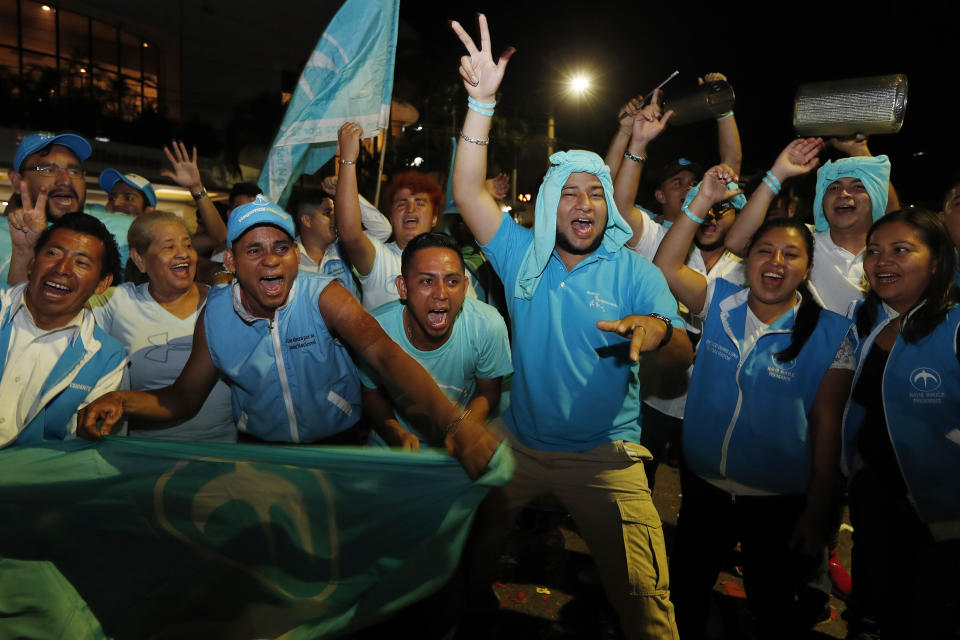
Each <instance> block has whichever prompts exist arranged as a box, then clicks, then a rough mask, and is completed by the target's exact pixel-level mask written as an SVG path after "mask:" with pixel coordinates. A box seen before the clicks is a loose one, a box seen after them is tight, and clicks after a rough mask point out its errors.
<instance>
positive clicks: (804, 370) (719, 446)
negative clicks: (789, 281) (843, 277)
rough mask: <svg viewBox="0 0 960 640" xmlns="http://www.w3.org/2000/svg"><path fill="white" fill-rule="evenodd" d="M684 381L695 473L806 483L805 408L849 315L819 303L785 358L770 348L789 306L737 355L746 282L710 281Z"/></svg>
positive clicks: (787, 321)
mask: <svg viewBox="0 0 960 640" xmlns="http://www.w3.org/2000/svg"><path fill="white" fill-rule="evenodd" d="M715 282H716V284H715V285H714V286H715V289H714V294H713V299H712V301H711V304H710V311H709V313H708V314H707V319H706V322H704V325H703V337H702V338H701V339H700V344H699V346H698V347H697V357H696V361H695V364H694V367H693V376H692V377H691V380H690V391H689V393H688V395H687V406H686V410H685V415H684V419H683V454H684V457H685V458H686V461H687V464H689V465H690V468H691V469H692V470H693V471H694V472H695V473H696V474H697V475H698V476H700V477H702V478H706V479H716V480H719V479H730V480H733V481H735V482H737V483H739V484H742V485H746V486H748V487H752V488H754V489H760V490H763V491H770V492H774V493H781V494H802V493H806V491H807V489H808V488H809V486H810V465H811V449H810V433H809V428H808V425H807V414H808V413H809V412H810V409H811V407H812V406H813V400H814V398H815V397H816V395H817V390H818V389H819V388H820V382H821V380H822V379H823V376H824V374H826V372H827V370H828V369H829V368H830V365H831V364H833V360H834V357H835V356H836V353H837V351H838V350H839V349H840V345H841V344H842V343H843V339H844V337H845V336H846V335H847V333H848V332H849V330H850V321H849V320H847V319H846V318H844V317H843V316H840V315H838V314H835V313H831V312H830V311H827V310H823V311H821V312H820V318H819V321H818V322H817V326H816V329H814V331H813V334H812V335H811V336H810V338H809V339H808V340H807V342H806V344H804V346H803V349H801V350H800V353H799V355H797V357H796V358H794V359H793V360H790V361H788V362H780V361H779V360H777V358H776V356H775V355H774V354H776V353H778V352H779V351H782V350H784V349H786V348H787V347H788V346H789V345H790V340H791V338H792V337H793V323H794V320H795V318H796V310H795V309H794V310H793V311H790V312H788V313H785V314H783V315H782V316H780V317H779V318H778V319H777V320H776V321H775V322H774V323H773V324H772V325H770V327H769V328H768V329H767V331H766V332H764V333H763V334H762V335H761V336H760V337H759V338H758V339H757V342H756V344H755V345H754V347H753V349H751V350H750V352H749V353H748V354H747V355H746V357H743V356H742V355H741V354H742V349H743V338H744V335H743V334H744V328H745V325H746V319H747V296H748V294H749V290H748V289H744V288H743V287H739V286H737V285H734V284H732V283H730V282H728V281H726V280H724V279H722V278H720V279H717V280H716V281H715Z"/></svg>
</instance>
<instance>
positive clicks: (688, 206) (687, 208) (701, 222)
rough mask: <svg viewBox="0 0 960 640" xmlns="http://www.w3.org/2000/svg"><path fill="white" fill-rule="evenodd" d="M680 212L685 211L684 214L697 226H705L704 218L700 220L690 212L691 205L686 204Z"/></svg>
mask: <svg viewBox="0 0 960 640" xmlns="http://www.w3.org/2000/svg"><path fill="white" fill-rule="evenodd" d="M680 210H681V211H683V213H684V214H686V216H687V217H688V218H690V219H691V220H693V221H694V222H696V223H697V224H703V218H698V217H697V216H695V215H694V214H693V212H692V211H690V205H686V204H685V205H683V206H682V207H681V208H680Z"/></svg>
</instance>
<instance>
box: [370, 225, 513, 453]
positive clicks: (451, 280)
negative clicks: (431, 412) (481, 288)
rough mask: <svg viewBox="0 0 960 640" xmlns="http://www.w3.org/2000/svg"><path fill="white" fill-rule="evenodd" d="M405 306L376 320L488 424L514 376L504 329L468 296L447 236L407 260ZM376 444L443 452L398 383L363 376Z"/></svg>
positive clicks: (385, 309)
mask: <svg viewBox="0 0 960 640" xmlns="http://www.w3.org/2000/svg"><path fill="white" fill-rule="evenodd" d="M401 262H402V266H401V275H399V276H397V290H398V291H399V293H400V300H398V301H395V302H389V303H387V304H385V305H383V306H381V307H380V308H378V309H377V310H376V311H375V312H374V314H373V315H374V317H375V318H376V319H377V321H378V322H379V323H380V326H382V327H383V330H384V331H386V332H387V335H389V336H390V337H391V338H392V339H393V341H394V342H396V343H397V344H398V345H400V348H402V349H403V350H404V351H406V352H407V353H409V354H410V356H411V357H413V359H414V360H416V361H417V362H419V363H420V364H421V365H423V368H424V369H426V370H427V371H428V372H429V373H430V375H431V376H433V379H434V381H436V383H437V385H438V386H439V387H440V389H441V390H443V392H444V394H445V395H446V396H447V398H448V399H449V400H450V401H451V402H453V403H454V404H456V405H457V406H459V407H464V408H465V409H468V410H469V411H470V412H471V416H472V417H473V418H474V419H475V420H478V421H480V422H485V421H486V419H487V417H488V416H489V414H490V412H491V411H492V410H493V409H495V408H496V407H497V404H498V403H499V402H500V382H501V378H502V376H505V375H507V374H509V373H511V372H512V371H513V366H512V365H511V363H510V341H509V339H508V337H507V326H506V325H505V324H504V322H503V317H502V316H501V315H500V314H499V313H498V312H497V310H496V309H495V308H493V307H491V306H490V305H488V304H485V303H483V302H480V301H479V300H475V299H472V298H466V291H467V282H466V274H465V266H464V261H463V256H462V255H461V253H460V245H459V244H458V243H457V241H456V240H454V239H453V238H451V237H450V236H448V235H447V234H445V233H435V232H430V233H424V234H421V235H419V236H417V237H416V238H414V239H413V240H411V241H410V242H409V243H407V246H406V247H405V248H404V250H403V254H402V260H401ZM361 380H362V382H363V385H364V389H363V406H364V411H366V412H367V415H369V416H370V418H371V420H372V422H373V428H374V430H375V433H374V434H373V435H372V436H371V442H372V443H374V444H377V445H388V446H393V447H402V448H404V449H413V450H418V449H420V448H426V447H436V446H438V445H439V446H442V444H443V437H442V434H439V433H436V432H435V430H434V429H433V427H432V425H431V424H430V422H429V420H425V419H424V418H426V416H423V415H421V414H420V411H419V409H418V408H417V407H416V406H415V405H414V404H413V403H412V402H411V401H410V399H409V398H407V397H406V396H405V395H404V394H402V393H400V392H399V391H398V390H397V389H396V388H395V386H394V385H392V384H390V383H389V382H384V381H382V380H380V379H379V376H377V375H375V374H372V373H371V374H370V375H367V371H365V370H361Z"/></svg>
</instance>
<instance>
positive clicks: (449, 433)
mask: <svg viewBox="0 0 960 640" xmlns="http://www.w3.org/2000/svg"><path fill="white" fill-rule="evenodd" d="M469 415H470V409H466V410H465V411H464V412H463V413H461V414H460V417H458V418H456V419H455V420H454V421H453V422H451V423H450V424H448V425H447V428H446V429H444V430H443V434H444V437H449V438H452V437H453V436H455V435H456V434H457V431H459V430H460V425H462V424H463V421H464V420H465V419H466V417H467V416H469Z"/></svg>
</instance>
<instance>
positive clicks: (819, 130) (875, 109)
mask: <svg viewBox="0 0 960 640" xmlns="http://www.w3.org/2000/svg"><path fill="white" fill-rule="evenodd" d="M906 111H907V76H906V75H904V74H902V73H898V74H893V75H886V76H871V77H869V78H851V79H847V80H831V81H827V82H810V83H807V84H802V85H800V87H799V88H798V89H797V97H796V100H794V104H793V128H794V129H796V131H797V135H799V136H840V137H846V136H854V135H857V134H860V135H864V136H869V135H874V134H879V133H896V132H898V131H900V127H901V126H903V117H904V114H905V113H906Z"/></svg>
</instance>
